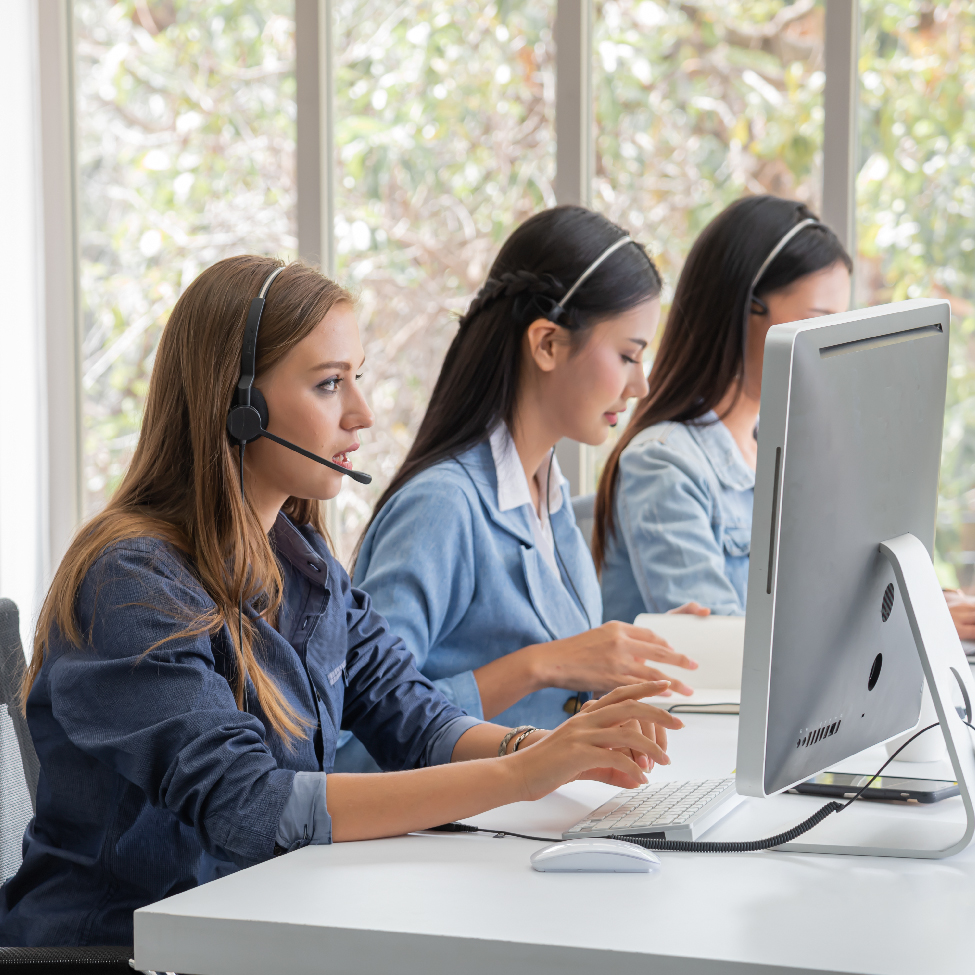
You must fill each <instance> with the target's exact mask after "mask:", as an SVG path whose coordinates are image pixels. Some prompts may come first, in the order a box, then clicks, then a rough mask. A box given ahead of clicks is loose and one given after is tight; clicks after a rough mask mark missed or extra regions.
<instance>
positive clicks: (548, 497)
mask: <svg viewBox="0 0 975 975" xmlns="http://www.w3.org/2000/svg"><path fill="white" fill-rule="evenodd" d="M553 463H555V448H554V447H553V448H552V453H551V454H549V458H548V474H546V476H545V514H546V516H547V517H548V530H549V531H550V532H551V533H552V547H553V548H554V549H555V557H556V558H557V559H558V561H559V564H560V565H561V566H562V571H563V572H564V573H565V577H566V579H568V580H569V585H570V586H572V592H573V593H575V597H576V602H577V603H578V604H579V606H580V607H581V608H582V611H583V613H585V614H586V624H587V626H588V627H589V629H590V630H591V629H592V619H591V618H590V616H589V610H588V609H586V604H585V603H584V602H583V601H582V599H581V598H580V597H579V590H578V589H576V584H575V583H574V582H573V581H572V574H571V573H570V572H569V567H568V566H567V565H566V564H565V559H563V558H562V553H561V552H560V551H559V543H558V540H557V539H556V537H555V526H554V525H553V524H552V464H553ZM585 693H586V691H576V698H575V700H576V706H575V711H573V712H572V713H573V714H578V713H579V712H580V711H581V710H582V695H583V694H585ZM569 700H572V699H571V698H569Z"/></svg>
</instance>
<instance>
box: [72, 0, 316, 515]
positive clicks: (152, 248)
mask: <svg viewBox="0 0 975 975" xmlns="http://www.w3.org/2000/svg"><path fill="white" fill-rule="evenodd" d="M74 17H75V44H76V72H77V102H76V115H75V117H76V126H77V145H78V148H77V152H78V170H79V176H78V182H79V234H80V241H79V254H80V258H79V263H80V267H79V276H80V293H81V304H82V307H81V316H82V324H81V332H82V335H81V343H82V344H81V364H80V369H81V399H82V403H81V410H82V436H83V459H82V464H83V471H82V490H83V496H84V516H85V517H87V516H90V515H92V514H94V513H95V512H96V511H97V510H98V509H99V508H100V507H101V506H102V505H103V504H104V503H105V501H106V500H107V498H108V497H109V496H110V495H111V493H112V491H113V490H114V488H115V487H116V485H117V484H118V482H119V480H120V478H121V476H122V474H123V472H124V470H125V467H126V465H127V464H128V462H129V458H130V457H131V454H132V450H133V448H134V446H135V443H136V441H137V439H138V432H139V425H140V422H141V419H142V406H143V400H144V398H145V394H146V390H147V387H148V381H149V373H150V371H151V369H152V360H153V354H154V351H155V348H156V343H157V342H158V340H159V334H160V331H161V329H162V326H163V325H164V324H165V322H166V319H167V318H168V316H169V312H170V310H171V309H172V307H173V305H174V304H175V302H176V299H177V298H178V297H179V295H180V293H181V292H182V291H183V289H184V288H185V287H186V286H187V285H188V284H189V283H190V281H192V280H193V278H194V277H196V275H197V274H198V273H199V272H200V271H201V270H203V268H205V267H207V266H208V265H210V264H212V263H214V262H215V261H218V260H220V259H221V258H223V257H228V256H230V255H232V254H240V253H245V252H248V251H250V252H257V253H265V254H272V255H279V256H281V257H294V256H295V252H296V249H297V243H296V239H295V233H296V231H295V226H294V224H295V205H296V201H295V173H294V170H295V78H294V15H293V0H249V2H246V3H244V2H240V0H237V2H228V0H203V2H194V3H177V2H174V0H157V2H140V3H113V2H111V0H75V3H74Z"/></svg>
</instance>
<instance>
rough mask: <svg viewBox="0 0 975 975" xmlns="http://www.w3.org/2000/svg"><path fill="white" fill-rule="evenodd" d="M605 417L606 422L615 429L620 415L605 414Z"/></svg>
mask: <svg viewBox="0 0 975 975" xmlns="http://www.w3.org/2000/svg"><path fill="white" fill-rule="evenodd" d="M603 416H604V417H606V422H607V423H609V425H610V426H611V427H615V426H616V424H617V421H618V420H619V414H618V413H604V414H603Z"/></svg>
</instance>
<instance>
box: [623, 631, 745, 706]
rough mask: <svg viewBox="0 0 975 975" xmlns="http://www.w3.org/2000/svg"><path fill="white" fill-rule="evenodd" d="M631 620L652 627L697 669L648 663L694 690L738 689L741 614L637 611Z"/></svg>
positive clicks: (739, 683)
mask: <svg viewBox="0 0 975 975" xmlns="http://www.w3.org/2000/svg"><path fill="white" fill-rule="evenodd" d="M633 622H634V625H636V626H643V627H646V629H648V630H653V632H654V633H656V634H657V635H658V636H662V637H663V638H664V639H665V640H666V641H667V642H668V643H669V644H670V645H671V646H672V647H673V648H674V649H675V650H676V651H677V652H678V653H683V654H685V655H686V656H688V657H690V658H691V659H692V660H696V661H697V663H698V669H697V670H684V669H683V668H681V667H672V666H670V665H669V664H661V663H657V662H656V661H654V662H653V663H652V666H653V667H656V668H657V669H658V670H661V671H663V672H664V673H665V674H666V675H667V676H668V677H675V678H677V679H678V680H682V681H683V682H684V683H685V684H689V685H690V686H691V687H693V688H694V689H695V691H701V690H705V689H720V690H727V689H729V688H733V689H734V690H735V691H736V692H740V690H741V661H742V655H743V652H744V646H745V617H744V616H689V615H687V614H684V613H641V614H640V615H639V616H638V617H637V618H636V619H635V620H634V621H633ZM668 700H669V699H668ZM687 700H690V699H689V698H688V699H687ZM735 700H737V697H736V698H735Z"/></svg>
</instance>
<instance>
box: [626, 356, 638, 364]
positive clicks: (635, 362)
mask: <svg viewBox="0 0 975 975" xmlns="http://www.w3.org/2000/svg"><path fill="white" fill-rule="evenodd" d="M623 361H624V362H626V363H628V364H629V365H631V366H635V365H636V364H637V361H636V359H631V358H630V357H629V356H628V355H625V356H623Z"/></svg>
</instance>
